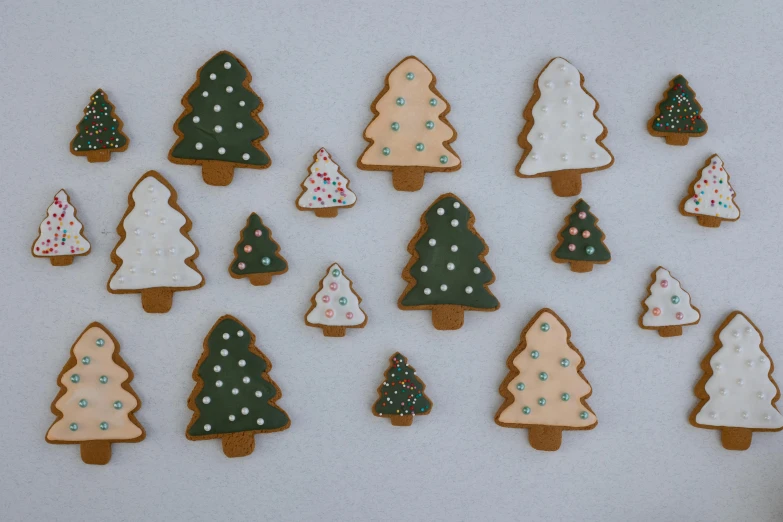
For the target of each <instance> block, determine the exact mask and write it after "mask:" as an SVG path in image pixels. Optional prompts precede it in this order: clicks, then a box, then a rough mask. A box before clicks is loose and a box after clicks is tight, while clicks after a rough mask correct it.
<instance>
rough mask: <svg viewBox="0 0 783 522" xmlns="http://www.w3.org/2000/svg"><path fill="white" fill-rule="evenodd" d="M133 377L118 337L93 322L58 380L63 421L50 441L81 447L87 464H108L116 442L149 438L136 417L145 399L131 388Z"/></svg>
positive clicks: (57, 406) (56, 408)
mask: <svg viewBox="0 0 783 522" xmlns="http://www.w3.org/2000/svg"><path fill="white" fill-rule="evenodd" d="M132 379H133V371H132V370H131V369H130V367H129V366H128V365H127V364H126V363H125V361H123V360H122V357H120V343H118V342H117V339H115V338H114V336H113V335H112V334H111V332H109V330H108V329H106V327H104V326H103V325H102V324H100V323H92V324H90V325H89V326H88V327H87V328H86V329H85V330H84V331H83V332H82V334H81V335H80V336H79V338H78V339H77V340H76V342H75V343H74V345H73V346H72V347H71V357H70V358H69V359H68V362H66V363H65V366H63V370H62V371H61V372H60V375H59V377H57V382H58V383H59V384H60V393H58V394H57V397H55V399H54V401H53V402H52V413H54V414H55V415H56V416H57V420H55V421H54V424H52V426H51V428H49V431H48V432H47V433H46V442H49V443H51V444H79V445H80V447H81V455H82V460H83V461H84V462H85V463H86V464H106V463H108V462H109V460H110V459H111V445H112V443H113V442H140V441H142V440H144V437H145V433H144V428H143V427H142V426H141V424H139V421H137V420H136V417H135V416H134V415H133V414H134V413H135V412H136V411H138V410H139V408H141V400H140V399H139V397H138V396H137V395H136V392H134V391H133V388H131V385H130V382H131V380H132Z"/></svg>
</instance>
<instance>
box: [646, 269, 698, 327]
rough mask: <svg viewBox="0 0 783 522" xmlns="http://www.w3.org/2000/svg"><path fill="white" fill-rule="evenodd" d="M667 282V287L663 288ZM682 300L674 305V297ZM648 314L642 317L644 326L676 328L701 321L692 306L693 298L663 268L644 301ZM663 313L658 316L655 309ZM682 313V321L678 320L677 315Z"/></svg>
mask: <svg viewBox="0 0 783 522" xmlns="http://www.w3.org/2000/svg"><path fill="white" fill-rule="evenodd" d="M663 281H666V286H663V284H662V283H663ZM674 296H677V297H679V298H680V301H679V303H677V304H674V303H673V302H672V297H674ZM644 304H645V305H647V308H648V310H647V312H645V314H644V315H643V316H642V324H643V325H644V326H652V327H657V326H674V325H684V324H691V323H695V322H696V321H698V320H699V312H698V311H697V310H696V309H695V308H693V306H691V296H690V295H688V292H685V291H684V290H683V289H682V286H681V285H680V282H679V281H677V280H676V279H675V278H673V277H672V275H671V274H670V273H669V271H668V270H666V269H665V268H663V267H661V268H659V269H658V270H656V272H655V282H654V283H653V284H652V286H651V287H650V295H649V296H648V297H647V299H645V300H644ZM656 308H657V309H658V310H660V311H661V313H660V315H658V316H656V315H655V313H654V310H655V309H656ZM678 312H679V313H682V319H677V313H678Z"/></svg>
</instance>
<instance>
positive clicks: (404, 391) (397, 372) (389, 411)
mask: <svg viewBox="0 0 783 522" xmlns="http://www.w3.org/2000/svg"><path fill="white" fill-rule="evenodd" d="M415 371H416V370H415V369H414V368H413V367H412V366H408V359H406V358H405V356H404V355H402V354H401V353H399V352H397V353H395V354H394V357H392V363H391V365H390V366H389V369H388V370H386V380H385V381H384V382H383V384H382V385H381V388H380V390H378V393H379V394H380V398H379V399H378V400H377V401H376V402H375V406H373V411H375V413H382V414H383V415H399V414H400V413H402V414H403V415H416V414H422V413H427V412H429V411H430V408H432V403H431V402H430V400H429V399H428V398H427V396H426V395H424V383H423V382H421V380H419V378H418V377H416V375H415Z"/></svg>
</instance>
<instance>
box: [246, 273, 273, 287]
mask: <svg viewBox="0 0 783 522" xmlns="http://www.w3.org/2000/svg"><path fill="white" fill-rule="evenodd" d="M248 279H250V284H252V285H253V286H265V285H268V284H269V283H271V282H272V276H271V275H270V274H251V275H250V276H249V277H248Z"/></svg>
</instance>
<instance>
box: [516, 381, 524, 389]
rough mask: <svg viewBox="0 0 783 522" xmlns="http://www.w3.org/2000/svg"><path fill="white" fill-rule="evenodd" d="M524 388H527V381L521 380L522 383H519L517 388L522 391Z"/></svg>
mask: <svg viewBox="0 0 783 522" xmlns="http://www.w3.org/2000/svg"><path fill="white" fill-rule="evenodd" d="M524 389H525V383H524V382H520V383H518V384H517V390H519V391H522V390H524Z"/></svg>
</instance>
